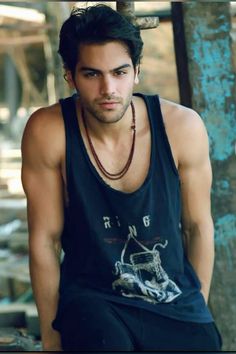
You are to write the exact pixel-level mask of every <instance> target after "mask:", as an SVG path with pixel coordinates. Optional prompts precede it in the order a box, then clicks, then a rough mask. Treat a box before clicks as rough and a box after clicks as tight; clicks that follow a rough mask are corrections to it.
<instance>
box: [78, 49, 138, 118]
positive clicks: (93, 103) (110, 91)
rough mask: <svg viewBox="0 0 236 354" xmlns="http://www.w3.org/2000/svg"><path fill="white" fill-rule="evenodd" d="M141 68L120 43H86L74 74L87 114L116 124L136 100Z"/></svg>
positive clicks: (80, 53) (81, 50)
mask: <svg viewBox="0 0 236 354" xmlns="http://www.w3.org/2000/svg"><path fill="white" fill-rule="evenodd" d="M136 72H137V70H134V67H133V64H132V60H131V58H130V55H129V53H128V49H127V48H126V46H125V45H124V44H122V43H120V42H108V43H105V44H83V45H81V46H80V48H79V60H78V63H77V66H76V71H75V76H74V80H73V81H74V86H75V87H76V89H77V91H78V92H79V95H80V100H81V104H82V106H83V108H84V110H85V114H87V115H88V114H89V116H91V118H93V119H96V120H97V121H99V122H101V123H115V122H117V121H119V120H120V119H121V118H122V117H123V115H124V113H125V112H126V110H127V108H128V106H129V104H130V101H131V99H132V93H133V86H134V83H137V82H138V78H137V73H136Z"/></svg>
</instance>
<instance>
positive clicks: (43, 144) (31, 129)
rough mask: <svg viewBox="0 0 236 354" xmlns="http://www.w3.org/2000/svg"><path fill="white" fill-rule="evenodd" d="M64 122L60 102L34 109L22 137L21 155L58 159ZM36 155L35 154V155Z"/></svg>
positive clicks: (61, 145)
mask: <svg viewBox="0 0 236 354" xmlns="http://www.w3.org/2000/svg"><path fill="white" fill-rule="evenodd" d="M64 136H65V134H64V123H63V118H62V113H61V108H60V104H59V103H56V104H54V105H52V106H48V107H43V108H40V109H38V110H36V111H35V112H34V113H33V114H32V115H31V116H30V117H29V119H28V122H27V124H26V127H25V130H24V133H23V137H22V155H23V157H24V155H27V156H30V155H31V154H32V153H34V154H37V157H38V158H40V157H44V158H45V161H46V160H47V161H50V159H51V160H52V161H53V160H54V159H55V161H56V160H58V159H59V157H60V154H61V153H62V152H63V148H64V144H65V137H64ZM35 157H36V156H35Z"/></svg>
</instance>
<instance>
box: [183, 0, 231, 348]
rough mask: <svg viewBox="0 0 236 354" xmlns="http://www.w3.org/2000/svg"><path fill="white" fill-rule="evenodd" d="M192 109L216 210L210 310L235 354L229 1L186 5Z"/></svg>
mask: <svg viewBox="0 0 236 354" xmlns="http://www.w3.org/2000/svg"><path fill="white" fill-rule="evenodd" d="M182 6H183V20H184V27H185V39H186V50H187V57H188V72H189V80H190V87H191V102H192V107H193V108H194V109H195V110H196V111H197V112H199V113H200V115H201V117H202V118H203V120H204V122H205V124H206V127H207V130H208V134H209V138H210V152H211V161H212V167H213V176H214V181H213V188H212V211H213V217H214V223H215V243H216V261H215V269H214V276H213V283H212V289H211V295H210V303H209V304H210V307H211V309H212V312H213V315H214V317H215V320H216V322H217V324H218V326H219V328H220V330H221V333H222V335H223V341H224V347H223V349H224V350H229V351H230V350H235V348H236V343H235V332H236V320H235V319H236V302H235V295H236V290H235V289H236V287H235V269H236V254H235V251H234V250H235V248H236V159H235V146H236V145H235V142H236V80H235V73H234V69H233V62H232V48H231V41H230V31H231V18H230V6H229V2H217V3H216V2H198V1H194V2H191V1H190V2H184V3H183V4H182Z"/></svg>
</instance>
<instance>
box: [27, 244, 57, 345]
mask: <svg viewBox="0 0 236 354" xmlns="http://www.w3.org/2000/svg"><path fill="white" fill-rule="evenodd" d="M30 275H31V282H32V288H33V293H34V297H35V302H36V305H37V309H38V313H39V320H40V330H41V338H42V343H43V348H44V349H45V350H50V348H51V349H52V350H53V349H54V350H55V349H56V350H59V349H60V335H59V333H58V332H57V331H55V330H53V328H52V326H51V324H52V321H53V320H54V319H55V316H56V312H57V305H58V296H59V280H60V262H59V255H58V252H57V250H56V249H55V248H54V247H50V246H45V247H43V248H36V247H33V246H31V250H30Z"/></svg>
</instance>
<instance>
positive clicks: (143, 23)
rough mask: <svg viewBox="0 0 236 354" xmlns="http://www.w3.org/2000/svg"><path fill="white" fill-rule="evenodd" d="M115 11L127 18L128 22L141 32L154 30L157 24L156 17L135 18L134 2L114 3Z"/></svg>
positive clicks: (157, 19)
mask: <svg viewBox="0 0 236 354" xmlns="http://www.w3.org/2000/svg"><path fill="white" fill-rule="evenodd" d="M116 9H117V11H118V12H119V13H120V14H121V15H123V16H125V17H127V19H128V20H129V21H130V22H132V23H133V24H134V25H135V26H137V27H139V28H140V29H142V30H144V29H151V28H156V27H157V26H158V24H159V18H158V17H145V16H142V17H136V16H135V3H134V1H116Z"/></svg>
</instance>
